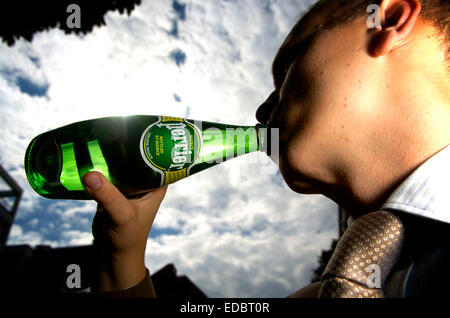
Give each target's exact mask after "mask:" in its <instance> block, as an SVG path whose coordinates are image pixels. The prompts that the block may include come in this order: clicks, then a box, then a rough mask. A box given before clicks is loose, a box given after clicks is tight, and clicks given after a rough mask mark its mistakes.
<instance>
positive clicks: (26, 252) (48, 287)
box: [0, 245, 207, 299]
mask: <svg viewBox="0 0 450 318" xmlns="http://www.w3.org/2000/svg"><path fill="white" fill-rule="evenodd" d="M97 255H98V251H96V248H95V246H94V245H86V246H74V247H61V248H51V247H50V246H44V245H40V246H36V247H35V248H32V247H31V246H29V245H15V246H6V247H5V248H4V249H3V251H2V253H0V293H1V294H8V295H16V296H20V297H21V296H27V295H38V296H39V297H47V296H50V297H54V296H63V297H70V296H72V295H73V296H88V295H89V291H90V287H91V286H92V284H93V282H94V279H95V276H96V271H97V264H96V259H97ZM71 264H76V265H78V266H79V269H80V277H79V278H80V286H79V288H72V287H71V288H69V287H70V284H68V280H70V276H71V274H72V273H73V272H72V271H71V270H70V267H69V265H71ZM152 281H153V285H154V288H155V291H156V295H157V297H158V298H189V299H199V298H207V296H206V295H205V294H204V293H203V292H202V291H201V290H200V288H198V287H197V286H196V285H195V284H194V283H193V282H192V281H191V280H190V279H189V278H188V277H186V276H177V271H176V268H175V266H174V265H173V264H168V265H166V266H165V267H163V268H162V269H160V270H159V271H157V272H155V273H154V274H153V275H152Z"/></svg>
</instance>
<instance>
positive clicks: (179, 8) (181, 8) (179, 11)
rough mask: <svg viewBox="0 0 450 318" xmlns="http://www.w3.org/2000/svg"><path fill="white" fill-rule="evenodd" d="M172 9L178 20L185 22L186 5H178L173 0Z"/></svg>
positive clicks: (178, 3) (175, 0)
mask: <svg viewBox="0 0 450 318" xmlns="http://www.w3.org/2000/svg"><path fill="white" fill-rule="evenodd" d="M172 8H173V10H174V11H175V13H176V15H177V17H178V19H179V20H181V21H185V20H186V4H185V3H180V2H178V1H177V0H174V1H173V2H172Z"/></svg>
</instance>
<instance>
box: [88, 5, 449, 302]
mask: <svg viewBox="0 0 450 318" xmlns="http://www.w3.org/2000/svg"><path fill="white" fill-rule="evenodd" d="M371 3H372V2H371V1H363V0H359V1H343V2H342V1H338V0H329V1H319V2H318V3H317V4H316V5H315V6H314V7H313V8H312V9H311V10H310V11H309V12H308V13H307V14H306V15H305V16H304V17H303V18H302V19H301V20H300V21H299V22H298V23H297V25H296V26H295V27H294V28H293V30H292V31H291V33H290V34H289V35H288V37H287V39H286V41H285V42H284V43H283V45H282V46H281V48H280V50H279V52H278V53H277V56H276V58H275V60H274V63H273V76H274V84H275V90H274V92H273V93H272V94H271V95H270V96H269V98H268V99H267V100H266V101H265V102H264V103H263V104H262V105H261V106H260V107H259V109H258V111H257V118H258V120H259V121H260V122H262V123H268V124H270V126H271V127H277V128H279V129H280V152H279V158H274V160H276V161H277V162H278V164H279V167H280V171H281V173H282V175H283V178H284V179H285V181H286V183H287V184H288V185H289V186H290V187H291V188H292V189H293V190H294V191H296V192H299V193H322V194H324V195H326V196H327V197H329V198H331V199H332V200H334V201H335V202H336V203H337V204H339V205H340V206H342V207H343V208H344V209H345V210H346V211H347V212H348V213H349V214H350V216H351V220H353V222H354V224H355V225H354V226H353V225H352V226H351V228H349V231H348V233H349V234H348V235H347V236H346V237H343V238H342V239H341V241H342V244H341V245H342V246H345V244H346V240H349V239H350V240H352V239H355V237H356V239H358V237H359V239H360V238H361V237H360V236H358V235H359V234H361V235H362V234H364V233H365V232H366V227H365V226H366V225H367V226H372V225H371V222H372V223H373V224H381V223H382V222H384V221H383V220H388V219H389V222H393V223H386V224H388V229H389V228H391V227H392V228H395V231H396V232H395V231H394V232H393V233H394V234H393V236H392V237H394V236H395V235H397V237H395V240H396V241H395V243H393V245H392V246H395V248H393V249H392V254H389V255H390V257H389V258H388V259H390V262H391V263H389V262H388V263H389V264H388V265H386V266H384V265H383V270H384V272H383V273H382V275H383V282H382V283H383V286H382V288H384V289H385V292H386V294H385V296H398V297H401V296H405V295H406V296H407V295H417V294H420V288H419V287H417V286H416V285H417V284H416V285H414V284H411V283H410V284H409V286H412V287H409V288H410V289H409V292H408V293H409V294H408V293H406V294H405V290H404V289H403V287H404V284H405V282H406V281H407V279H406V278H405V277H406V274H405V273H408V274H409V275H410V276H411V275H412V276H414V277H417V279H416V280H415V281H416V282H417V281H420V279H421V278H420V277H423V275H425V274H426V273H424V272H423V271H424V269H426V271H427V272H429V271H430V269H431V271H432V269H433V268H438V267H439V266H440V264H442V260H444V261H445V259H446V258H445V257H447V256H446V255H448V253H447V252H446V251H448V249H446V245H445V244H446V242H447V240H446V239H445V236H444V238H442V239H439V240H430V241H429V242H431V243H433V244H431V243H430V244H428V243H427V244H424V245H420V246H422V247H423V248H422V249H421V248H416V246H419V245H417V244H421V243H420V241H417V238H418V237H419V236H420V232H417V231H418V230H419V231H420V229H421V224H427V225H426V228H427V229H428V230H427V231H429V232H431V233H435V232H434V231H436V229H439V231H441V232H442V229H441V227H442V226H447V224H446V223H450V211H449V210H450V201H449V199H448V198H447V195H446V193H447V192H448V189H449V188H450V184H449V180H450V172H449V166H448V162H449V159H450V148H449V147H448V145H449V143H450V105H449V100H450V79H449V64H448V57H449V47H448V44H449V40H448V28H449V26H448V16H449V12H450V10H449V2H448V1H438V0H435V1H431V0H429V1H425V0H423V1H419V0H383V1H381V2H380V3H379V7H378V8H379V11H378V13H379V17H380V25H379V26H375V27H374V26H373V25H372V23H369V22H372V21H368V20H367V14H366V9H367V7H368V5H369V4H371ZM374 21H376V19H375V20H374ZM83 182H84V184H85V186H86V189H87V191H88V192H89V193H90V194H91V195H92V197H93V198H94V199H95V200H97V202H98V203H99V210H98V213H97V215H96V220H95V221H94V223H95V224H94V227H93V230H94V236H95V238H96V240H97V241H98V244H99V245H100V246H102V248H104V251H105V252H104V255H103V258H102V270H101V271H100V275H99V282H98V285H97V286H96V291H97V292H102V294H103V295H107V294H108V293H107V292H108V291H109V292H110V295H113V296H130V295H140V296H142V295H143V294H142V293H143V292H145V291H146V292H147V294H149V291H151V290H152V287H151V280H150V279H149V276H148V272H147V270H146V268H145V264H144V253H145V244H146V239H147V236H148V233H149V230H150V228H151V225H152V223H153V220H154V217H155V215H156V212H157V210H158V207H159V204H160V202H161V201H162V199H163V197H164V194H165V191H166V188H160V189H158V190H155V191H153V192H150V193H149V194H147V195H145V196H144V197H141V198H139V199H134V200H127V199H126V198H125V197H124V196H123V195H122V194H121V193H120V192H119V191H118V190H117V189H116V188H115V187H114V186H112V185H111V184H110V183H108V182H107V181H106V179H105V178H104V177H103V176H101V175H100V174H98V173H96V172H93V173H89V174H87V175H86V176H85V177H84V178H83ZM388 211H389V212H388ZM415 215H420V216H421V218H417V217H416V216H415ZM380 216H381V218H384V216H386V218H385V219H382V220H381V221H380V222H381V223H377V222H378V221H377V218H379V217H380ZM102 219H107V220H108V223H107V226H106V229H105V228H103V230H105V231H106V232H105V231H103V232H102V227H101V226H98V225H99V224H100V223H101V222H100V220H102ZM433 220H434V221H433ZM422 221H423V222H422ZM394 224H395V226H394ZM391 225H392V226H391ZM380 228H381V225H375V226H374V227H373V229H374V233H375V234H377V233H380V231H379V229H380ZM405 228H406V234H405V235H406V236H405V235H404V232H403V230H404V229H405ZM399 230H401V231H399ZM395 233H397V234H395ZM375 234H374V235H375ZM345 235H346V234H344V236H345ZM374 238H375V236H372V238H370V237H369V238H367V240H368V242H369V241H370V240H371V239H374ZM380 238H383V237H380ZM384 238H386V237H384ZM377 241H378V239H377ZM380 241H381V240H380ZM435 241H436V242H437V243H436V244H434V243H435ZM398 242H400V243H398ZM403 242H404V244H403ZM408 242H416V243H417V244H416V243H414V244H412V245H409V244H408ZM342 246H341V247H342ZM390 246H391V245H390ZM411 246H412V247H411ZM338 247H339V246H338ZM354 248H357V246H356V245H355V247H354ZM374 248H376V247H374ZM383 248H384V247H383ZM418 250H420V251H418ZM422 250H423V253H422ZM349 253H352V249H351V248H350V250H349ZM436 253H437V254H436ZM381 254H383V253H381ZM349 255H350V254H349ZM424 255H425V256H424ZM436 255H437V256H436ZM443 255H444V256H443ZM333 257H334V258H333V259H332V260H331V262H330V264H329V268H334V267H333V266H335V265H336V264H339V262H341V261H342V260H344V259H347V258H346V257H347V256H346V255H345V253H344V254H342V252H340V251H337V252H336V253H335V255H334V256H333ZM430 259H433V262H432V263H430ZM397 260H398V261H397ZM411 264H421V265H420V266H416V267H413V266H412V265H411ZM430 264H431V265H430ZM430 266H431V267H430ZM417 268H419V269H417ZM420 269H422V271H421V270H420ZM360 271H361V270H360ZM325 274H327V275H329V276H330V274H332V273H331V272H326V273H325ZM422 274H423V275H422ZM327 275H324V280H323V282H322V283H320V282H319V283H316V284H313V285H311V286H308V287H306V288H304V289H302V290H300V291H299V292H297V293H295V294H294V295H293V296H298V297H316V296H325V295H334V296H336V297H340V296H342V295H344V296H348V295H356V294H352V293H350V294H348V295H347V294H339V293H334V292H333V288H335V289H336V290H337V289H339V288H341V287H342V286H348V284H350V285H352V284H353V283H354V282H352V281H351V277H344V276H345V275H344V276H343V277H331V276H330V277H328V276H327ZM334 276H336V275H334ZM337 276H339V275H337ZM387 276H389V279H386V277H387ZM145 277H146V278H145ZM144 278H145V279H144ZM329 278H330V279H331V280H334V281H333V283H332V284H331V283H330V284H328V285H326V284H324V282H327V279H329ZM336 279H338V280H336ZM428 281H429V280H428ZM360 283H361V282H360ZM339 284H343V285H339ZM345 284H347V285H345ZM402 284H403V285H402ZM324 285H326V287H324ZM360 285H361V286H358V288H356V290H357V292H359V291H358V290H359V287H361V288H365V289H364V293H361V294H357V295H358V296H362V297H364V296H370V295H371V294H370V293H371V290H368V289H367V288H366V287H367V286H362V285H364V284H360ZM400 285H401V287H399V286H400ZM133 286H134V287H133ZM333 286H334V287H333ZM352 286H353V285H352ZM414 286H415V287H414ZM130 287H133V288H130ZM127 288H129V289H127ZM321 288H322V290H321ZM345 288H347V287H345ZM376 288H378V289H380V287H379V286H378V287H376ZM125 289H127V290H125ZM324 289H326V290H324ZM330 291H331V292H330ZM353 291H355V289H353ZM105 292H106V293H105ZM149 295H150V294H149ZM380 295H381V296H382V295H383V294H377V296H380ZM150 296H154V292H153V294H151V295H150ZM331 297H332V296H331Z"/></svg>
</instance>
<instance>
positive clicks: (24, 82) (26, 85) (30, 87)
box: [16, 75, 49, 97]
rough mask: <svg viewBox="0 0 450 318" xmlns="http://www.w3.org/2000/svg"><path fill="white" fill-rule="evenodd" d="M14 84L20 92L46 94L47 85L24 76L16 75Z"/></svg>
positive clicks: (32, 94) (34, 94)
mask: <svg viewBox="0 0 450 318" xmlns="http://www.w3.org/2000/svg"><path fill="white" fill-rule="evenodd" d="M16 84H17V86H18V87H19V89H20V91H21V92H22V93H25V94H28V95H30V96H40V97H42V96H46V95H47V91H48V88H49V85H43V86H41V85H39V84H37V83H35V82H33V81H31V80H29V79H28V78H26V77H23V76H20V75H19V76H17V78H16Z"/></svg>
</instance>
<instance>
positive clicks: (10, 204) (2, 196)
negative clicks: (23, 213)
mask: <svg viewBox="0 0 450 318" xmlns="http://www.w3.org/2000/svg"><path fill="white" fill-rule="evenodd" d="M21 197H22V189H21V188H20V186H19V185H18V184H17V183H16V182H15V181H14V179H13V178H12V177H11V176H10V175H9V174H8V172H7V171H6V170H5V169H4V168H3V167H2V166H1V165H0V252H1V250H2V248H3V247H4V246H5V245H6V241H7V240H8V236H9V231H10V229H11V226H12V224H13V222H14V218H15V216H16V212H17V208H18V207H19V202H20V199H21Z"/></svg>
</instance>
